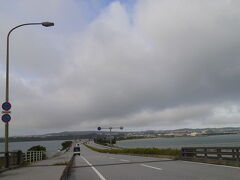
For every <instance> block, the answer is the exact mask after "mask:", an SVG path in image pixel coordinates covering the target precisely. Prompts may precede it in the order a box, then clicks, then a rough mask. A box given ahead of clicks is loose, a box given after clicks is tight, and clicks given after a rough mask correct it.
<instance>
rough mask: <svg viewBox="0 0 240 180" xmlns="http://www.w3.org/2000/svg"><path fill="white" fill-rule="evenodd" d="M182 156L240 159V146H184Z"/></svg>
mask: <svg viewBox="0 0 240 180" xmlns="http://www.w3.org/2000/svg"><path fill="white" fill-rule="evenodd" d="M181 155H182V158H209V159H225V160H232V161H239V160H240V147H183V148H182V151H181Z"/></svg>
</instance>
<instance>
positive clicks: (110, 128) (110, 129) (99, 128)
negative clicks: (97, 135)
mask: <svg viewBox="0 0 240 180" xmlns="http://www.w3.org/2000/svg"><path fill="white" fill-rule="evenodd" d="M97 129H98V130H99V131H101V129H109V131H110V146H111V148H112V129H121V130H123V127H122V126H120V127H108V128H102V127H98V128H97Z"/></svg>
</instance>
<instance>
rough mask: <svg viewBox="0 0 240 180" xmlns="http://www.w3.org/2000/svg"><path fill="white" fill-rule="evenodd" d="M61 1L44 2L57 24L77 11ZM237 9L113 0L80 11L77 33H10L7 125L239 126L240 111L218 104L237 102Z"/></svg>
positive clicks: (221, 1)
mask: <svg viewBox="0 0 240 180" xmlns="http://www.w3.org/2000/svg"><path fill="white" fill-rule="evenodd" d="M54 3H56V4H58V2H57V1H56V2H55V1H54ZM64 4H66V2H63V1H60V2H59V4H58V5H59V6H57V7H56V9H54V8H55V7H50V9H51V8H53V9H54V11H53V14H52V16H53V17H56V18H57V20H58V21H59V23H60V22H61V21H60V20H61V18H62V17H63V16H65V18H64V21H63V23H64V22H65V23H66V19H68V18H71V17H73V16H76V17H78V16H84V13H83V14H82V12H80V13H79V14H78V13H77V10H76V9H78V8H77V7H74V8H73V6H74V5H76V6H77V4H74V1H71V2H70V4H68V6H67V7H69V8H67V9H71V8H73V11H74V12H73V13H70V14H69V15H68V14H67V13H66V11H64V12H65V13H63V14H61V15H59V11H60V10H61V8H62V7H63V5H64ZM237 4H238V5H237ZM78 5H79V4H78ZM80 6H81V5H80ZM58 7H60V8H58ZM239 7H240V6H239V3H238V2H237V1H225V0H218V1H205V0H203V1H202V0H201V1H200V0H199V1H190V0H189V1H188V0H186V1H180V0H173V1H168V0H159V1H157V0H155V1H154V0H139V1H137V2H136V4H135V6H134V11H133V12H132V13H133V14H131V15H129V14H128V12H127V11H126V9H125V6H124V5H123V4H121V3H119V2H113V3H111V4H110V5H109V6H108V7H106V8H105V9H104V10H103V11H102V12H101V13H100V14H99V16H97V17H96V18H95V19H93V20H92V21H91V22H89V23H83V21H85V20H84V19H83V20H82V19H80V20H79V22H78V23H79V26H81V25H83V24H84V28H83V27H77V26H74V30H72V32H77V31H78V28H79V29H80V30H79V31H80V32H78V33H72V34H68V33H66V32H67V31H66V30H63V31H60V30H59V29H58V30H57V31H56V33H54V30H50V31H49V34H48V30H46V31H45V30H44V32H41V31H42V30H41V29H39V30H36V28H34V29H32V28H31V30H28V31H26V29H24V30H22V31H21V32H18V33H16V34H14V36H15V37H14V40H15V41H16V42H14V44H13V47H12V49H14V52H13V55H12V61H14V65H15V68H13V73H12V88H13V89H12V90H11V94H12V97H13V98H12V101H13V103H14V105H15V109H14V111H15V112H14V115H13V116H14V119H16V122H15V125H14V128H15V129H18V128H19V129H22V130H21V133H22V131H24V130H23V129H24V128H23V127H24V126H25V124H22V122H26V125H27V126H28V127H29V128H33V129H36V131H38V130H37V129H39V132H41V129H45V130H46V129H49V131H50V130H51V129H52V130H57V129H59V130H62V129H68V130H84V129H91V128H95V126H97V125H104V126H107V125H119V126H120V125H123V126H125V127H129V128H133V129H134V128H146V129H147V128H159V129H161V128H171V129H174V128H178V127H181V128H182V127H208V126H214V125H215V126H228V125H234V126H239V123H237V121H236V119H237V117H238V114H239V112H238V111H235V112H234V113H235V115H234V116H231V114H233V112H232V111H230V113H229V112H226V111H225V110H227V109H228V108H230V109H231V107H232V106H236V107H238V106H239V92H240V86H239V79H240V71H239V67H240V64H239V57H240V53H239V47H240V40H239V38H238V34H239V33H238V32H239V30H240V23H239V22H240V21H239V19H240V13H239V12H240V11H239ZM22 9H23V8H22ZM79 9H81V7H79ZM47 11H48V10H47ZM28 13H29V14H31V13H33V14H35V16H36V17H40V16H39V14H38V12H31V11H29V12H28ZM0 17H2V16H0ZM81 18H82V17H81ZM66 24H67V23H66ZM59 27H61V26H59ZM56 28H57V26H56ZM4 31H5V30H4ZM35 31H36V32H35ZM0 32H2V31H0ZM20 34H22V36H21V35H20ZM28 35H29V36H30V37H31V38H29V40H25V39H26V37H28ZM45 37H46V39H45ZM20 42H24V44H23V43H20ZM33 44H34V46H33ZM28 50H31V51H29V52H28ZM26 55H27V56H26ZM18 59H21V61H18ZM33 59H34V61H32V60H33ZM1 65H2V63H1ZM36 67H37V68H36ZM20 69H21V70H20ZM23 72H26V73H23ZM2 81H3V79H1V84H2V83H3V82H2ZM1 88H2V86H1ZM219 109H223V112H224V113H222V114H221V112H222V111H219ZM26 111H27V114H25V113H24V112H26ZM223 114H224V115H223ZM17 119H18V120H17ZM19 132H20V130H19Z"/></svg>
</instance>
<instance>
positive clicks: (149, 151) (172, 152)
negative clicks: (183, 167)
mask: <svg viewBox="0 0 240 180" xmlns="http://www.w3.org/2000/svg"><path fill="white" fill-rule="evenodd" d="M84 145H85V146H86V147H88V148H90V149H92V150H94V151H98V152H101V153H111V154H138V155H165V156H173V157H179V155H180V152H181V151H180V150H178V149H170V148H167V149H159V148H124V149H99V148H96V147H92V146H89V145H87V144H84Z"/></svg>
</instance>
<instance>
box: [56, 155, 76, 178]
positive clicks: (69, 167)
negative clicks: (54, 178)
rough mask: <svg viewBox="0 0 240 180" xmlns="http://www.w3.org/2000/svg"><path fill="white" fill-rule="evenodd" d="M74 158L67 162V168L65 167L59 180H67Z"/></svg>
mask: <svg viewBox="0 0 240 180" xmlns="http://www.w3.org/2000/svg"><path fill="white" fill-rule="evenodd" d="M74 157H75V155H73V156H72V158H71V160H70V161H69V162H68V164H67V166H66V167H65V169H64V171H63V173H62V175H61V177H60V180H67V179H68V176H69V174H70V171H71V169H72V166H73V162H74Z"/></svg>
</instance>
